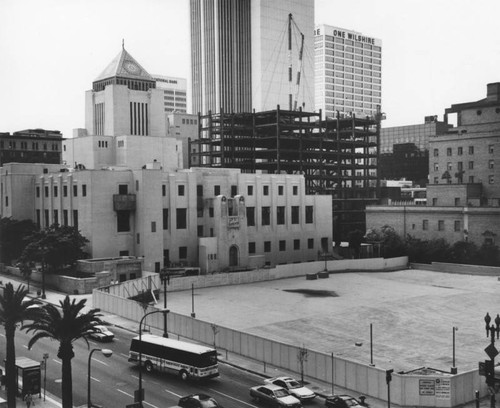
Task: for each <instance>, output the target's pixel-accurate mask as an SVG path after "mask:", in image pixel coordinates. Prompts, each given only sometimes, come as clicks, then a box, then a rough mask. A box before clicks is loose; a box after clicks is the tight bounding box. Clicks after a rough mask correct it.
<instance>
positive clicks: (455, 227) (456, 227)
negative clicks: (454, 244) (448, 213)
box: [454, 220, 461, 232]
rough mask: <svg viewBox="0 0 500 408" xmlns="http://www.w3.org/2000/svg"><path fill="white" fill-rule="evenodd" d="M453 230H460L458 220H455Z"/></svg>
mask: <svg viewBox="0 0 500 408" xmlns="http://www.w3.org/2000/svg"><path fill="white" fill-rule="evenodd" d="M454 230H455V232H460V230H461V228H460V221H459V220H456V221H455V225H454Z"/></svg>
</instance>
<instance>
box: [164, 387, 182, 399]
mask: <svg viewBox="0 0 500 408" xmlns="http://www.w3.org/2000/svg"><path fill="white" fill-rule="evenodd" d="M165 392H168V393H169V394H172V395H175V396H176V397H177V398H180V397H182V395H179V394H176V393H175V392H173V391H169V390H167V389H166V388H165Z"/></svg>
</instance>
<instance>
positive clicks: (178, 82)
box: [153, 75, 187, 113]
mask: <svg viewBox="0 0 500 408" xmlns="http://www.w3.org/2000/svg"><path fill="white" fill-rule="evenodd" d="M153 79H154V80H155V81H156V89H162V90H163V105H164V107H165V112H168V113H170V112H181V113H186V112H187V100H186V92H187V86H186V82H187V81H186V79H185V78H174V77H168V76H164V75H153Z"/></svg>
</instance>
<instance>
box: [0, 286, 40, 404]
mask: <svg viewBox="0 0 500 408" xmlns="http://www.w3.org/2000/svg"><path fill="white" fill-rule="evenodd" d="M27 294H28V291H27V290H26V289H25V286H24V285H19V286H18V287H17V289H14V286H13V285H12V283H10V282H9V283H7V284H6V285H5V288H4V290H3V294H0V323H1V324H2V325H3V326H4V327H5V340H6V353H5V356H6V357H5V371H6V376H5V378H6V387H7V405H8V407H9V408H12V407H15V406H16V395H17V374H16V347H15V343H14V337H15V334H16V328H17V326H18V324H20V323H21V324H22V323H23V322H24V321H25V320H35V319H37V317H38V315H39V313H40V309H39V308H32V307H31V306H33V305H36V304H38V302H37V301H35V300H33V299H31V300H28V301H24V298H25V297H26V295H27Z"/></svg>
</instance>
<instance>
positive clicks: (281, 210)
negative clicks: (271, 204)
mask: <svg viewBox="0 0 500 408" xmlns="http://www.w3.org/2000/svg"><path fill="white" fill-rule="evenodd" d="M276 223H277V224H278V225H284V224H285V207H283V206H278V207H276Z"/></svg>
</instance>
